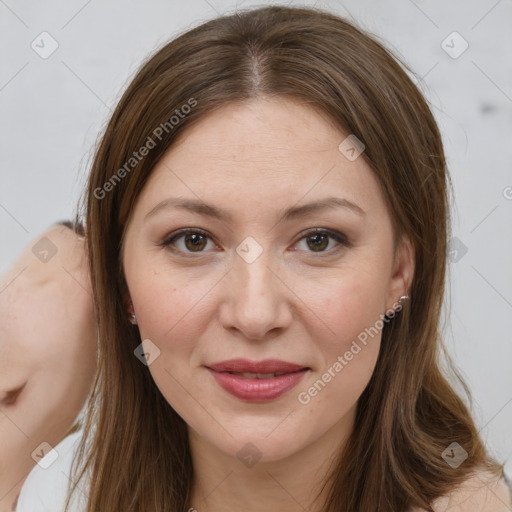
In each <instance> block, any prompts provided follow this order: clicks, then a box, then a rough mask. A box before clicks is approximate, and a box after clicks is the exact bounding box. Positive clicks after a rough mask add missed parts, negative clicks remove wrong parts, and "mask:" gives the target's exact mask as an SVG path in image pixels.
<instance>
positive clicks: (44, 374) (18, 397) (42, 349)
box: [0, 226, 96, 512]
mask: <svg viewBox="0 0 512 512" xmlns="http://www.w3.org/2000/svg"><path fill="white" fill-rule="evenodd" d="M43 237H46V238H47V239H48V240H50V241H51V243H52V244H53V245H54V246H55V247H56V248H57V252H56V253H55V254H54V255H53V257H51V258H49V259H48V261H47V262H46V263H43V262H42V261H40V260H39V259H38V258H37V257H36V256H35V255H34V253H33V252H32V247H33V246H34V245H35V244H36V243H37V242H38V241H39V240H41V239H42V238H43ZM48 254H50V253H48ZM95 369H96V330H95V324H94V315H93V308H92V298H91V287H90V280H89V274H88V269H87V265H86V257H85V242H84V240H83V238H80V237H79V236H77V235H76V234H75V233H74V232H73V231H72V230H70V229H69V228H67V227H65V226H55V227H52V228H50V229H48V230H47V231H46V232H44V233H43V234H42V235H41V236H40V237H38V239H36V240H34V241H33V242H32V243H31V244H30V245H29V246H28V247H27V248H26V249H25V250H24V251H23V252H22V253H21V255H20V256H19V257H18V258H17V260H16V261H15V262H14V264H13V265H12V267H11V268H10V269H9V270H8V271H7V273H6V275H5V276H3V278H2V280H1V284H0V439H2V442H1V443H0V512H6V511H11V510H13V509H14V504H15V502H16V500H17V496H18V494H19V492H20V490H21V486H22V484H23V482H24V480H25V478H26V476H27V475H28V473H29V472H30V470H31V469H32V467H33V466H34V465H35V461H34V459H33V458H32V456H31V454H32V452H33V451H34V450H35V449H36V448H37V447H38V446H39V445H40V444H41V443H42V442H47V443H49V444H50V445H51V446H52V447H53V446H55V445H56V444H58V443H59V442H60V441H61V440H62V439H63V438H64V436H65V435H66V433H67V432H68V430H69V429H70V428H71V427H72V426H73V423H74V421H75V419H76V417H77V415H78V413H79V412H80V410H81V408H82V406H83V404H84V401H85V399H86V397H87V394H88V392H89V389H90V386H91V384H92V380H93V376H94V372H95Z"/></svg>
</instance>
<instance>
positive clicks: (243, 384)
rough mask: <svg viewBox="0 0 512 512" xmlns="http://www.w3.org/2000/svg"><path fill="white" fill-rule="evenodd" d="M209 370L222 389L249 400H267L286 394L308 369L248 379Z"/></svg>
mask: <svg viewBox="0 0 512 512" xmlns="http://www.w3.org/2000/svg"><path fill="white" fill-rule="evenodd" d="M208 370H209V371H210V373H211V374H212V375H213V377H214V379H215V380H216V381H217V384H219V386H220V387H221V388H222V389H224V390H225V391H227V392H228V393H230V394H231V395H233V396H235V397H236V398H239V399H241V400H247V401H248V402H267V401H269V400H274V399H275V398H278V397H280V396H281V395H284V394H285V393H286V392H287V391H289V390H290V389H292V388H293V387H295V386H296V385H297V384H298V383H299V382H300V380H301V379H302V377H303V376H304V374H305V373H306V372H307V371H308V370H307V368H305V369H304V370H300V371H298V372H293V373H286V374H284V375H280V376H279V377H271V378H270V379H246V378H244V377H239V376H238V375H234V374H232V373H223V372H216V371H215V370H212V369H210V368H208Z"/></svg>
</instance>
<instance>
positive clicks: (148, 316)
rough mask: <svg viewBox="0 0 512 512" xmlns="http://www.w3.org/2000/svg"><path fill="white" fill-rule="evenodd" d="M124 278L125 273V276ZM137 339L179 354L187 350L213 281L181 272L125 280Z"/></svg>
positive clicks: (201, 319)
mask: <svg viewBox="0 0 512 512" xmlns="http://www.w3.org/2000/svg"><path fill="white" fill-rule="evenodd" d="M127 278H128V276H127ZM128 283H129V288H130V294H131V298H132V301H133V305H134V309H135V313H136V316H137V322H138V325H139V331H140V335H141V339H143V340H144V339H150V340H152V341H153V342H154V343H155V344H156V345H157V346H158V347H159V348H160V350H161V351H162V352H163V351H164V350H165V351H167V352H172V353H173V356H174V357H179V356H180V355H183V354H184V353H185V352H191V351H192V350H193V348H194V342H195V340H197V339H199V337H200V333H201V332H202V330H204V325H205V322H206V320H207V315H208V314H209V313H208V311H209V310H208V311H207V304H208V299H209V297H208V294H209V291H212V289H213V287H214V284H215V281H214V280H212V279H211V276H210V277H207V278H197V277H195V278H190V276H188V277H187V276H186V275H185V273H181V274H180V273H178V272H173V273H168V274H165V273H153V272H148V273H145V274H143V273H140V274H139V275H138V276H137V277H136V278H135V279H132V280H128Z"/></svg>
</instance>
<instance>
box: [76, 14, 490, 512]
mask: <svg viewBox="0 0 512 512" xmlns="http://www.w3.org/2000/svg"><path fill="white" fill-rule="evenodd" d="M406 70H408V68H407V66H406V65H405V64H404V63H402V62H401V61H400V59H398V58H397V57H395V56H393V54H392V53H391V52H390V51H389V50H387V49H386V48H385V47H384V46H383V45H382V44H381V43H379V42H378V41H377V40H376V39H375V38H374V37H372V36H370V35H368V34H366V33H365V32H364V31H362V30H360V29H358V28H357V27H355V26H354V25H353V24H351V23H348V22H347V21H345V20H343V19H342V18H339V17H337V16H335V15H333V14H329V13H327V12H324V11H320V10H316V9H306V8H287V7H266V8H259V9H255V10H250V11H245V12H239V13H236V14H232V15H229V16H223V17H220V18H217V19H214V20H211V21H208V22H206V23H204V24H202V25H200V26H198V27H196V28H194V29H192V30H190V31H188V32H186V33H184V34H182V35H180V36H179V37H177V38H176V39H174V40H173V41H171V42H169V43H168V44H166V45H165V46H164V47H163V48H161V49H160V50H159V51H157V52H156V53H155V54H154V55H153V56H152V57H151V58H149V60H147V61H146V62H145V63H144V64H143V65H142V67H141V68H140V70H139V71H138V72H137V74H136V76H135V78H134V79H133V81H132V82H131V84H130V85H129V86H128V88H127V90H126V92H125V93H124V95H123V96H122V98H121V100H120V102H119V104H118V105H117V108H116V109H115V111H114V113H113V115H112V118H111V120H110V122H109V123H108V125H107V127H106V130H105V132H104V134H103V137H102V139H101V141H100V142H99V144H98V147H97V150H96V154H95V158H94V161H93V165H92V169H91V173H90V178H89V182H88V190H87V196H86V215H85V221H86V234H87V239H88V250H89V258H90V271H91V279H92V286H93V291H94V299H95V307H96V318H97V323H98V335H99V364H98V371H97V374H96V378H95V382H94V384H93V390H92V393H91V398H90V400H89V403H88V415H87V419H86V424H85V428H84V437H83V439H82V442H81V445H80V450H79V457H78V459H77V465H76V467H75V468H74V469H75V470H76V475H75V476H74V478H73V479H74V481H75V482H77V481H78V479H79V478H81V477H83V476H84V475H87V476H88V479H89V480H88V482H89V483H88V487H87V492H88V496H89V502H88V508H87V511H88V512H93V511H94V512H96V511H102V512H103V511H109V512H131V511H142V510H144V511H148V512H149V511H155V512H156V511H162V510H167V511H170V512H182V511H183V510H186V509H187V507H188V506H189V503H188V500H189V497H190V492H191V484H192V478H193V468H192V462H191V456H190V452H189V445H188V437H187V428H186V424H185V422H184V421H183V420H182V419H181V417H180V416H178V414H177V413H176V412H175V411H174V410H173V408H172V407H171V406H170V405H169V404H168V403H167V401H166V400H165V399H164V397H163V396H162V394H161V393H160V392H159V390H158V388H157V387H156V385H155V383H154V382H153V380H152V378H151V375H150V373H149V370H148V368H147V367H146V366H144V365H142V364H140V362H139V361H138V359H137V358H136V357H135V356H134V354H133V352H134V349H135V348H136V347H137V346H138V345H139V344H140V343H141V339H140V335H139V333H138V330H137V329H136V328H134V327H133V326H131V325H130V324H129V321H128V318H127V314H126V311H125V307H124V304H123V294H124V293H125V292H126V289H127V288H126V282H125V278H124V274H123V269H122V265H121V260H120V246H121V243H122V239H123V234H124V230H125V228H126V226H127V223H128V221H129V219H130V214H131V211H132V209H133V206H134V204H135V202H136V201H137V198H138V195H139V194H140V191H141V190H142V188H143V187H144V184H145V182H146V180H147V179H148V177H149V175H150V174H151V172H152V169H153V168H154V166H155V164H156V163H157V162H158V161H159V159H160V158H162V156H163V155H164V154H165V152H166V151H167V150H168V149H169V148H170V147H171V146H172V145H173V143H174V141H175V140H176V138H177V137H178V136H179V135H180V134H182V133H183V132H184V130H186V129H187V127H190V126H192V125H193V124H195V123H196V122H198V121H200V120H201V118H202V117H203V116H205V115H206V114H207V113H210V112H212V111H213V110H215V109H218V108H220V107H222V106H224V105H226V104H228V103H232V102H244V101H247V100H251V99H253V98H257V97H264V96H272V97H283V98H284V97H287V98H291V99H294V98H295V99H296V100H299V101H305V102H307V103H308V104H311V105H312V106H315V107H317V108H318V109H320V112H322V113H323V115H325V119H326V120H329V121H330V122H333V123H334V124H335V126H337V127H338V128H339V129H340V130H341V131H342V132H343V133H346V134H354V135H355V136H356V137H357V138H358V139H360V140H361V141H362V142H363V143H364V145H365V146H366V149H365V151H364V153H363V154H362V158H364V159H365V160H366V162H367V163H368V165H369V166H370V167H371V168H372V170H373V171H374V173H375V176H376V178H377V180H378V182H379V184H380V187H381V189H382V191H383V193H384V196H385V198H386V201H387V204H388V207H389V211H390V215H391V219H392V222H393V227H394V234H395V238H396V239H398V238H399V237H400V236H401V235H406V236H408V237H409V239H410V240H411V242H412V244H413V246H414V251H415V274H414V279H413V282H412V283H411V287H410V290H409V294H410V296H411V301H410V302H409V303H408V304H406V305H405V306H404V308H403V310H402V311H401V312H400V314H399V315H398V316H396V317H395V318H394V319H393V320H392V321H391V322H389V323H387V324H386V325H385V326H384V329H383V332H382V341H381V349H380V354H379V358H378V361H377V364H376V367H375V371H374V374H373V376H372V378H371V380H370V382H369V384H368V386H367V387H366V389H365V391H364V392H363V394H362V396H361V397H360V399H359V401H358V408H357V415H356V421H355V426H354V430H353V433H352V434H351V437H350V439H349V441H348V443H347V445H346V447H345V449H344V451H343V453H340V454H339V456H338V457H337V459H336V463H335V465H334V466H333V468H332V471H331V473H330V476H329V478H328V479H327V480H326V481H325V486H324V488H325V489H326V490H327V493H326V495H327V499H326V501H325V505H324V507H323V510H325V512H335V511H340V510H345V511H363V512H369V511H377V510H378V511H379V512H400V511H406V510H408V509H409V508H410V507H413V506H417V507H422V508H424V509H426V510H430V508H431V504H432V501H433V500H434V499H435V498H437V497H439V496H441V495H444V494H446V493H447V492H449V491H451V490H453V489H454V488H455V487H456V486H457V485H459V484H460V483H462V482H463V481H464V480H465V479H466V478H468V476H470V474H471V473H472V472H473V471H474V470H475V469H476V468H478V467H482V466H485V467H488V468H490V469H492V470H494V471H496V472H497V471H498V470H499V466H497V465H495V464H494V463H493V462H492V461H491V460H490V459H489V458H488V456H487V454H486V452H485V448H484V446H483V444H482V442H481V440H480V438H479V435H478V432H477V430H476V428H475V425H474V423H473V420H472V418H471V415H470V413H469V411H468V408H467V406H466V405H465V402H464V401H463V400H462V399H461V398H459V396H458V395H457V394H456V392H455V391H454V389H453V388H452V386H451V385H450V384H449V382H448V380H447V378H446V377H445V376H444V372H443V371H442V365H441V361H442V357H441V356H442V350H441V347H442V342H441V334H440V325H439V321H440V314H441V307H442V301H443V295H444V285H445V271H446V257H447V238H448V236H449V209H448V193H447V191H448V190H449V188H448V186H449V178H448V173H447V170H446V162H445V156H444V151H443V145H442V141H441V136H440V133H439V130H438V127H437V125H436V123H435V120H434V118H433V115H432V113H431V111H430V109H429V106H428V104H427V102H426V101H425V99H424V97H423V96H422V94H421V93H420V91H419V90H418V88H417V87H416V85H414V83H413V81H412V80H411V79H410V78H409V76H408V74H407V71H406ZM143 147H145V148H147V151H142V150H141V148H143ZM452 442H457V443H458V444H459V445H460V446H461V447H462V448H463V449H464V450H465V451H466V452H467V453H468V458H467V460H466V461H465V462H464V463H463V464H461V465H460V466H459V467H458V468H457V469H454V468H452V467H451V466H450V465H449V464H447V463H446V462H445V460H444V459H443V457H442V453H443V451H444V450H445V449H446V448H447V447H448V446H449V445H450V444H451V443H452Z"/></svg>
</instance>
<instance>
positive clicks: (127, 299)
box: [123, 294, 137, 325]
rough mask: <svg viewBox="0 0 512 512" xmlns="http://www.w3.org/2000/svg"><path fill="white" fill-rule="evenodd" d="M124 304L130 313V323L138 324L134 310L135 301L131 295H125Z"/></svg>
mask: <svg viewBox="0 0 512 512" xmlns="http://www.w3.org/2000/svg"><path fill="white" fill-rule="evenodd" d="M123 306H124V310H125V311H126V312H127V314H128V320H129V321H130V323H131V324H132V325H137V317H136V316H135V310H134V307H133V302H132V300H131V299H130V296H129V295H128V294H126V295H125V296H124V297H123Z"/></svg>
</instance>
